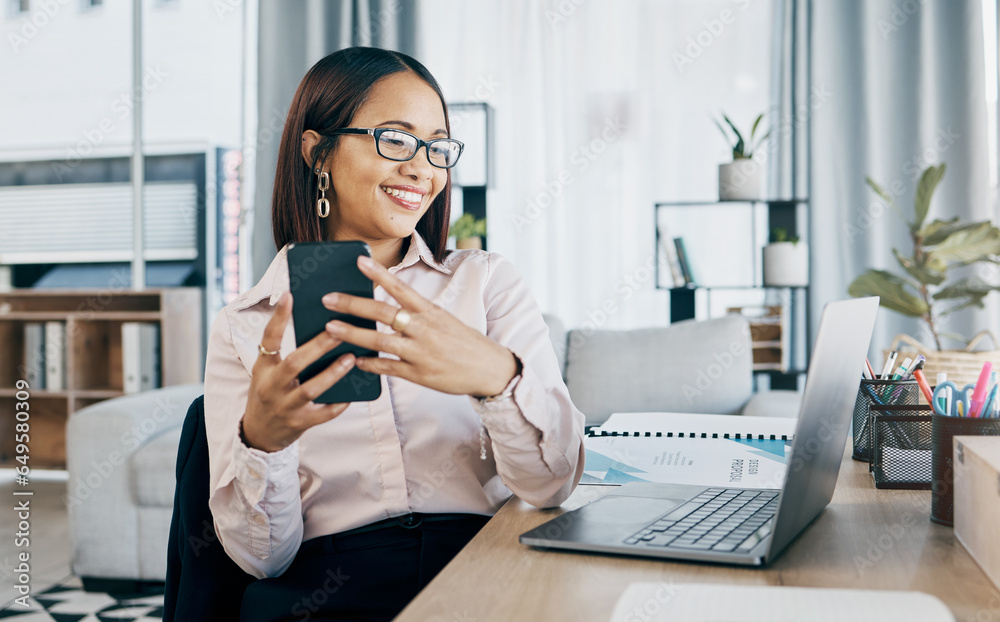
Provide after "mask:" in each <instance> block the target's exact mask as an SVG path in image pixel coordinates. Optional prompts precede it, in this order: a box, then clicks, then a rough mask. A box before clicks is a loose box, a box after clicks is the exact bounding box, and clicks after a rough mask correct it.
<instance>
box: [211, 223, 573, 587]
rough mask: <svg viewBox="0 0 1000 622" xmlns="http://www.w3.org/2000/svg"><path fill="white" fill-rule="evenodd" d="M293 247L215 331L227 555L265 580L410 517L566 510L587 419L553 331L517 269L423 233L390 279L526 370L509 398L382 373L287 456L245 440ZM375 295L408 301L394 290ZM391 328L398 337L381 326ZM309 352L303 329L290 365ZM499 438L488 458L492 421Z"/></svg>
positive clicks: (288, 345) (217, 515) (215, 463)
mask: <svg viewBox="0 0 1000 622" xmlns="http://www.w3.org/2000/svg"><path fill="white" fill-rule="evenodd" d="M286 252H287V247H285V248H282V249H281V250H280V251H279V252H278V254H277V256H276V257H275V258H274V261H273V262H271V266H270V267H269V268H268V270H267V272H266V273H265V274H264V276H263V277H262V278H261V280H260V282H258V283H257V285H255V286H254V287H253V288H251V289H250V290H249V291H247V292H246V293H244V294H242V295H241V296H240V297H238V298H237V299H236V300H234V301H233V302H231V303H230V304H229V305H227V306H226V307H225V308H224V309H222V310H221V311H220V312H219V314H218V316H217V317H216V319H215V322H214V324H213V326H212V331H211V335H210V338H209V344H208V360H207V362H206V365H205V427H206V431H207V435H208V443H209V458H210V460H209V461H210V470H211V483H210V489H209V490H210V499H209V507H210V508H211V510H212V515H213V517H214V519H215V529H216V533H217V534H218V535H219V538H220V540H221V541H222V544H223V547H224V548H225V550H226V552H227V553H228V554H229V556H230V557H232V558H233V560H235V561H236V563H237V564H239V566H240V567H241V568H243V569H244V570H245V571H247V572H248V573H250V574H252V575H254V576H256V577H266V576H277V575H280V574H281V573H282V572H284V571H285V569H286V568H288V566H289V565H290V564H291V562H292V560H293V559H294V557H295V554H296V552H297V551H298V549H299V545H300V544H301V543H302V541H304V540H308V539H310V538H315V537H317V536H322V535H325V534H330V533H338V532H341V531H346V530H348V529H353V528H355V527H359V526H362V525H367V524H369V523H373V522H375V521H379V520H382V519H385V518H391V517H394V516H400V515H403V514H407V513H410V512H423V513H434V512H443V513H452V512H462V513H473V514H484V515H492V514H494V513H495V512H496V511H497V510H498V509H499V508H500V506H501V505H502V504H503V503H504V501H506V500H507V498H509V497H510V495H511V493H512V492H513V493H514V494H516V495H517V496H518V497H520V498H522V499H524V500H525V501H527V502H528V503H531V504H533V505H535V506H538V507H551V506H556V505H559V504H560V503H562V502H563V501H564V500H565V499H566V498H567V497H568V496H569V495H570V493H571V492H572V491H573V488H574V487H575V486H576V484H577V482H578V481H579V480H580V476H581V474H582V473H583V466H584V449H583V423H584V416H583V414H582V413H581V412H580V411H579V410H577V409H576V407H574V406H573V404H572V402H571V401H570V398H569V393H568V392H567V390H566V385H565V384H564V383H563V380H562V376H561V373H560V370H559V366H558V363H557V362H556V356H555V353H554V352H553V350H552V345H551V342H550V340H549V337H548V328H547V327H546V325H545V323H544V322H543V320H542V316H541V313H540V312H539V309H538V306H537V304H536V303H535V300H534V298H532V296H531V293H530V292H529V291H528V288H527V287H526V286H525V284H524V282H523V281H522V280H521V277H520V276H519V275H518V273H517V271H516V270H515V268H514V267H513V265H512V264H511V263H510V262H508V261H507V260H505V259H504V258H503V257H501V256H500V255H497V254H495V253H488V252H484V251H476V250H463V251H454V252H452V253H451V254H450V255H449V256H448V257H447V258H446V259H445V260H444V262H443V263H437V262H435V261H434V256H433V254H432V253H431V251H430V249H429V248H428V247H427V244H426V243H425V242H424V240H423V239H421V237H420V236H419V235H418V234H416V233H414V234H413V235H412V237H411V241H410V245H409V249H408V251H407V253H406V256H405V257H404V259H403V261H402V263H400V264H399V265H398V266H394V267H392V268H390V270H389V271H390V272H392V273H394V274H396V275H397V276H398V277H399V278H400V279H402V280H403V281H405V282H406V283H408V284H409V285H410V286H411V287H413V288H414V289H416V290H417V291H418V292H419V293H420V294H422V295H423V296H424V297H426V298H428V299H430V300H433V301H434V302H435V303H436V304H438V305H439V306H441V307H442V308H444V309H446V310H447V311H449V312H451V313H452V314H453V315H455V316H456V317H458V318H459V319H461V320H462V321H463V322H465V323H466V324H468V325H469V326H471V327H473V328H475V329H476V330H478V331H481V332H482V333H484V334H486V335H488V336H489V337H490V338H491V339H493V340H495V341H497V342H498V343H500V344H502V345H504V346H506V347H507V348H509V349H510V350H511V351H512V352H513V353H514V354H515V355H516V356H517V357H518V358H519V359H520V360H521V362H522V364H523V370H522V372H521V374H520V376H517V377H515V378H514V380H512V381H511V384H510V385H509V386H508V389H507V391H505V392H508V391H510V390H511V389H513V394H512V396H511V397H510V398H508V399H500V400H497V401H493V402H481V401H480V400H477V399H475V398H472V397H469V396H464V395H448V394H445V393H440V392H438V391H434V390H431V389H427V388H425V387H422V386H420V385H417V384H413V383H411V382H408V381H406V380H402V379H400V378H394V377H388V376H382V395H381V397H379V399H377V400H376V401H374V402H358V403H353V404H351V405H350V406H349V407H348V408H347V410H345V411H344V412H343V413H342V414H341V415H340V416H338V417H336V418H335V419H333V420H331V421H328V422H326V423H323V424H320V425H317V426H315V427H313V428H310V429H309V430H307V431H306V432H305V433H304V434H303V435H302V436H301V437H300V438H299V439H298V440H297V441H295V442H294V443H292V444H291V445H289V446H288V447H286V448H284V449H282V450H281V451H277V452H273V453H266V452H263V451H260V450H257V449H251V448H248V447H247V446H246V445H244V444H243V443H242V441H241V440H240V437H239V421H240V418H241V417H242V416H243V412H244V409H245V407H246V403H247V394H248V389H249V386H250V372H251V370H252V368H253V364H254V361H255V360H256V358H257V356H258V355H259V352H258V349H257V346H258V344H259V343H260V341H261V336H262V334H263V331H264V326H265V324H267V321H268V320H269V319H270V317H271V314H272V313H273V312H274V308H273V306H274V305H275V304H276V303H277V301H278V299H279V297H280V295H281V293H282V292H285V291H288V267H287V265H288V264H287V258H286ZM375 299H376V300H381V301H388V302H391V303H393V304H395V300H393V299H392V297H391V296H389V295H388V294H387V293H386V292H385V290H384V289H383V288H382V287H376V289H375ZM378 330H380V331H387V332H388V331H390V330H391V329H389V328H388V327H386V326H383V325H382V324H378ZM294 349H295V336H294V332H293V328H292V326H291V322H289V326H288V328H287V330H286V331H285V334H284V337H283V339H282V343H281V356H282V357H284V356H287V355H288V354H289V353H290V352H292V350H294ZM481 424H483V425H485V428H486V430H487V432H488V435H489V439H488V441H487V443H486V445H487V456H486V459H485V460H482V459H481V458H480V440H479V431H480V425H481Z"/></svg>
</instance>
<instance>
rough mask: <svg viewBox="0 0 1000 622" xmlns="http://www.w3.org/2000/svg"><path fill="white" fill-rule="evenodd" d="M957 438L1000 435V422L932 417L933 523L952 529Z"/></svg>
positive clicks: (969, 418)
mask: <svg viewBox="0 0 1000 622" xmlns="http://www.w3.org/2000/svg"><path fill="white" fill-rule="evenodd" d="M956 436H1000V419H992V418H974V417H946V416H944V415H939V414H937V413H934V415H933V416H932V430H931V439H932V440H931V442H932V445H933V447H932V451H931V476H932V478H933V479H932V481H931V520H932V521H934V522H935V523H941V524H942V525H949V526H951V525H954V524H955V486H954V478H955V470H954V466H953V463H952V455H953V453H954V448H953V447H952V439H953V438H954V437H956Z"/></svg>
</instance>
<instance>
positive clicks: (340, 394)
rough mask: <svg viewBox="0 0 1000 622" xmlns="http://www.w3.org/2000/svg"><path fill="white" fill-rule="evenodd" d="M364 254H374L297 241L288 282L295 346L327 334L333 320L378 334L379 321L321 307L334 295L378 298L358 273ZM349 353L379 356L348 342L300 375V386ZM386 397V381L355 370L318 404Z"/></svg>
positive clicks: (361, 246)
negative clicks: (325, 332) (323, 300)
mask: <svg viewBox="0 0 1000 622" xmlns="http://www.w3.org/2000/svg"><path fill="white" fill-rule="evenodd" d="M360 255H367V256H369V257H371V249H370V248H369V247H368V245H367V244H365V243H364V242H297V243H293V244H290V245H289V246H288V283H289V289H290V290H291V292H292V323H293V324H294V326H295V344H296V346H301V345H302V344H304V343H306V342H307V341H309V340H310V339H312V338H313V337H315V336H316V335H318V334H320V333H321V332H323V331H324V330H326V323H327V322H329V321H330V320H341V321H343V322H347V323H349V324H353V325H354V326H359V327H361V328H370V329H371V330H375V321H374V320H366V319H363V318H359V317H354V316H353V315H346V314H344V313H337V312H335V311H330V310H329V309H327V308H326V307H324V306H323V302H322V298H323V296H325V295H327V294H329V293H330V292H341V293H344V294H351V295H352V296H363V297H366V298H372V297H373V293H372V290H373V287H372V281H371V279H369V278H368V277H366V276H365V275H363V274H361V270H359V269H358V256H360ZM348 352H353V353H354V355H355V356H368V357H375V356H378V352H376V351H374V350H369V349H367V348H361V347H359V346H356V345H353V344H350V343H346V342H345V343H342V344H340V345H339V346H337V347H336V348H334V349H333V350H331V351H329V352H327V353H326V354H324V355H323V356H321V357H320V358H319V359H317V360H316V362H314V363H312V364H311V365H309V367H306V368H305V369H304V370H303V371H302V373H300V374H299V382H305V381H306V380H309V379H310V378H312V377H313V376H315V375H316V374H318V373H320V372H321V371H323V370H324V369H326V368H327V367H329V366H330V364H331V363H333V362H334V361H335V360H337V359H338V358H339V357H340V356H341V355H343V354H346V353H348ZM381 394H382V382H381V379H380V378H379V375H378V374H373V373H370V372H366V371H362V370H360V369H358V368H357V367H352V368H351V370H350V371H349V372H347V375H346V376H344V377H343V378H341V379H340V380H339V381H338V382H337V383H336V384H334V385H333V386H332V387H330V388H329V389H327V390H326V391H325V392H324V393H323V394H322V395H320V396H319V397H318V398H316V399H315V400H313V401H315V402H318V403H321V404H337V403H344V402H370V401H372V400H375V399H378V396H379V395H381Z"/></svg>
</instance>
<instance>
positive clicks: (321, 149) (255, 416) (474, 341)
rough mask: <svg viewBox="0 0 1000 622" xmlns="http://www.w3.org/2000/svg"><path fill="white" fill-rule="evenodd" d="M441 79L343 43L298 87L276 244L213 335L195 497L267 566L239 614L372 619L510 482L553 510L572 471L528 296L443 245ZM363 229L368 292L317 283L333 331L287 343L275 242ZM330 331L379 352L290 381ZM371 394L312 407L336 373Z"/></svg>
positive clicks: (426, 572) (559, 399) (564, 416)
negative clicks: (361, 294) (372, 381)
mask: <svg viewBox="0 0 1000 622" xmlns="http://www.w3.org/2000/svg"><path fill="white" fill-rule="evenodd" d="M448 136H449V124H448V115H447V110H446V109H445V105H444V98H443V95H442V93H441V89H440V88H439V87H438V85H437V83H436V81H435V80H434V78H433V77H432V76H431V75H430V73H429V72H428V71H427V69H426V68H424V67H423V65H421V64H420V63H419V62H417V61H416V60H414V59H413V58H410V57H408V56H406V55H403V54H399V53H396V52H390V51H385V50H379V49H374V48H351V49H346V50H341V51H339V52H336V53H334V54H331V55H330V56H327V57H326V58H324V59H323V60H321V61H319V62H318V63H317V64H316V65H315V66H314V67H313V68H312V69H310V71H309V72H308V74H307V75H306V76H305V78H304V79H303V81H302V83H301V84H300V85H299V88H298V91H297V92H296V94H295V98H294V100H293V102H292V105H291V109H290V111H289V114H288V119H287V120H286V123H285V129H284V133H283V135H282V141H281V146H280V149H279V157H278V167H277V174H276V177H275V179H276V182H275V189H274V196H273V204H272V208H273V228H274V239H275V244H276V246H277V248H279V249H281V250H280V251H279V252H278V254H277V256H276V257H275V259H274V261H273V262H272V263H271V266H270V267H269V268H268V270H267V272H266V274H265V275H264V276H263V278H262V279H261V280H260V282H259V283H257V285H256V286H254V287H253V288H252V289H250V290H249V291H247V292H246V293H245V294H243V295H241V296H240V297H238V298H237V299H236V300H234V301H233V302H232V303H230V304H229V305H227V306H226V307H225V308H224V309H223V310H222V311H221V312H220V313H219V315H218V317H217V318H216V320H215V323H214V325H213V328H212V333H211V337H210V340H209V347H208V360H207V364H206V373H205V413H206V430H207V434H208V438H209V452H210V462H211V488H210V495H211V496H210V502H209V505H210V508H211V510H212V513H213V517H214V520H215V526H216V531H217V533H218V535H219V538H220V540H221V541H222V543H223V546H224V547H225V549H226V551H227V553H228V554H229V556H230V557H232V558H233V560H234V561H236V563H237V564H239V566H240V567H241V568H243V569H244V570H245V571H247V572H248V573H250V574H252V575H254V576H256V577H259V578H265V577H269V578H266V579H264V580H263V581H257V582H255V583H254V584H252V585H251V587H250V588H249V589H248V590H247V592H246V594H245V596H244V599H243V617H244V619H247V620H271V619H285V618H296V617H297V616H299V617H298V619H302V618H301V615H304V614H306V613H308V614H309V615H310V616H311V617H312V619H316V616H320V619H324V618H322V616H323V615H329V616H333V617H338V616H339V617H340V618H346V619H388V618H391V617H392V616H394V615H395V614H396V613H398V612H399V611H400V610H401V609H402V607H403V606H405V605H406V603H407V602H408V601H409V600H410V599H411V598H412V597H413V596H414V595H415V594H416V593H417V592H418V591H419V590H420V589H421V588H422V587H423V586H424V585H426V583H427V582H428V581H429V580H430V579H431V578H432V577H433V576H434V575H435V574H436V573H437V572H438V571H439V570H440V569H441V568H442V567H443V566H444V565H445V564H446V563H447V562H448V560H449V559H450V558H451V557H452V556H454V555H455V553H457V552H458V550H459V549H461V547H462V546H463V545H464V544H465V543H466V542H468V540H469V539H471V538H472V536H473V535H475V533H476V531H478V529H479V528H480V527H481V526H482V525H483V524H484V523H485V522H486V521H487V520H488V518H489V517H490V516H491V515H492V514H493V513H495V512H496V510H497V509H498V508H499V507H500V506H501V505H502V504H503V503H504V502H505V501H506V500H507V498H508V497H509V496H510V495H511V493H514V494H516V495H518V496H519V497H520V498H522V499H524V500H525V501H527V502H529V503H531V504H533V505H535V506H538V507H550V506H556V505H559V504H560V503H562V501H564V500H565V499H566V498H567V497H568V496H569V494H570V493H571V492H572V490H573V488H574V487H575V485H576V483H577V482H578V481H579V479H580V476H581V474H582V471H583V462H584V460H583V444H582V439H583V415H582V414H581V413H580V412H579V411H578V410H577V409H576V408H575V407H574V406H573V404H572V403H571V402H570V399H569V395H568V393H567V391H566V387H565V385H564V384H563V382H562V378H561V375H560V371H559V368H558V364H557V362H556V358H555V355H554V353H553V351H552V347H551V344H550V341H549V339H548V331H547V328H546V326H545V324H544V322H543V321H542V317H541V314H540V313H539V310H538V307H537V305H536V304H535V302H534V300H533V299H532V297H531V295H530V293H529V292H528V290H527V288H526V287H525V285H524V283H523V282H522V280H521V279H520V277H519V276H518V274H517V273H516V271H515V270H514V268H513V267H512V266H511V264H510V263H509V262H507V261H505V260H504V259H503V258H501V257H500V256H498V255H496V254H493V253H486V252H483V251H452V252H448V251H446V250H445V242H446V240H447V227H448V222H449V194H450V187H451V184H450V177H449V171H448V168H450V167H451V166H453V165H454V164H455V162H456V161H457V159H458V156H459V155H460V154H461V144H460V143H458V142H457V141H451V140H450V139H449V138H448ZM318 240H362V241H364V242H367V243H368V245H369V246H370V247H371V250H372V260H371V261H367V262H366V261H364V260H359V261H358V267H359V268H360V269H361V271H362V272H363V273H364V274H365V275H366V276H368V277H369V278H371V279H372V281H373V283H374V285H375V297H374V300H372V299H362V298H355V297H352V296H348V295H345V294H339V295H337V294H334V295H328V296H326V297H325V298H324V305H326V306H327V307H328V308H330V309H331V310H336V311H341V312H345V313H348V314H350V315H355V316H359V317H363V318H368V319H372V320H376V321H377V322H378V330H377V331H373V330H365V329H361V328H357V327H354V326H351V325H348V324H345V323H342V322H331V323H330V324H329V325H328V330H327V332H325V333H323V334H320V335H319V336H317V337H316V338H314V339H312V340H311V341H309V342H307V343H305V344H303V345H302V346H301V347H298V348H296V347H295V339H294V333H293V330H292V326H291V323H290V322H289V317H290V315H291V307H292V305H293V304H294V302H293V301H292V299H291V295H290V294H289V293H288V283H289V278H288V267H287V259H286V253H287V247H286V245H287V244H288V243H289V242H292V241H318ZM342 341H347V342H349V343H354V344H357V345H360V346H364V347H368V348H371V349H373V350H376V351H378V352H380V353H381V354H380V356H379V357H375V358H356V359H355V358H354V357H353V356H352V355H350V354H347V355H344V356H342V357H340V358H339V359H338V360H337V361H335V362H334V363H333V364H332V365H330V367H329V368H327V369H326V370H325V371H324V372H322V373H321V374H319V375H317V376H316V377H314V378H312V379H310V380H309V381H307V382H304V383H302V384H299V383H298V381H297V380H296V376H297V375H298V373H299V372H300V371H301V370H302V369H304V368H305V367H306V366H307V365H308V364H309V363H311V362H312V361H314V360H316V359H317V358H319V356H320V355H322V354H323V353H325V352H327V351H329V350H331V349H332V348H334V347H335V346H336V345H337V344H339V343H341V342H342ZM355 365H356V366H357V367H359V368H360V369H362V370H365V371H369V372H372V373H377V374H382V376H381V382H382V394H381V397H379V398H378V399H377V400H376V401H374V402H359V403H352V404H316V403H313V402H312V401H311V400H312V399H314V398H316V397H317V396H319V395H320V394H321V393H322V392H323V391H325V390H326V389H327V388H329V387H330V386H331V385H333V383H335V382H336V381H337V380H338V379H340V378H342V377H343V376H344V375H345V374H346V373H347V371H348V370H349V369H350V368H351V367H352V366H355Z"/></svg>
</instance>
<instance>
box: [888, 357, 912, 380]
mask: <svg viewBox="0 0 1000 622" xmlns="http://www.w3.org/2000/svg"><path fill="white" fill-rule="evenodd" d="M911 363H913V359H911V358H910V357H906V358H905V359H903V362H902V363H900V364H899V367H898V368H896V373H894V374H893V375H892V378H890V380H902V378H903V376H908V375H910V372H909V370H910V364H911Z"/></svg>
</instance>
